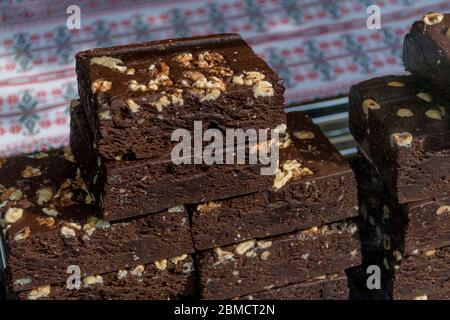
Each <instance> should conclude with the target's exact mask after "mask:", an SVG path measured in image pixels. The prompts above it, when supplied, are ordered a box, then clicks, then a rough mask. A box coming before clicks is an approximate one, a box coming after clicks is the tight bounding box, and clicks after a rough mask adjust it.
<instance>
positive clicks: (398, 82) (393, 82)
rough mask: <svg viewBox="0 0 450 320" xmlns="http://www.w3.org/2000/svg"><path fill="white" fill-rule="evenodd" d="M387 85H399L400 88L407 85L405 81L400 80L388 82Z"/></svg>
mask: <svg viewBox="0 0 450 320" xmlns="http://www.w3.org/2000/svg"><path fill="white" fill-rule="evenodd" d="M387 85H388V86H389V87H399V88H401V87H404V86H405V84H404V83H403V82H400V81H390V82H388V84H387Z"/></svg>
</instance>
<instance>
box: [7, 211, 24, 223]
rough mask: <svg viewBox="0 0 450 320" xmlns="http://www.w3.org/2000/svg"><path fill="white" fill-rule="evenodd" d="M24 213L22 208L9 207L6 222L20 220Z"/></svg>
mask: <svg viewBox="0 0 450 320" xmlns="http://www.w3.org/2000/svg"><path fill="white" fill-rule="evenodd" d="M22 215H23V209H22V208H9V209H8V210H7V211H6V213H5V222H6V223H7V224H13V223H15V222H17V221H18V220H20V218H22Z"/></svg>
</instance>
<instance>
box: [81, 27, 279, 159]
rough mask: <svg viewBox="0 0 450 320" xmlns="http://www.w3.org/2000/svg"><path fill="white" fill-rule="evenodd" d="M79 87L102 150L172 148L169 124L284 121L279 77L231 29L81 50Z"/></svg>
mask: <svg viewBox="0 0 450 320" xmlns="http://www.w3.org/2000/svg"><path fill="white" fill-rule="evenodd" d="M76 64H77V66H76V70H77V75H78V89H79V94H80V97H81V102H82V105H83V107H84V109H85V112H86V115H87V119H88V122H89V125H90V128H91V131H92V133H93V134H94V140H95V143H96V145H97V146H98V151H99V153H100V155H101V156H102V157H104V158H108V159H116V158H121V157H127V158H130V157H131V158H136V159H143V158H146V159H148V158H152V159H160V158H161V157H164V156H167V155H170V153H171V150H172V148H173V147H174V145H175V144H176V142H173V141H172V140H171V135H172V133H173V131H174V130H175V129H187V130H189V131H190V132H193V123H194V121H196V120H199V121H202V124H203V131H204V130H206V129H208V128H215V129H219V130H221V131H222V132H224V131H225V129H226V128H241V129H244V130H245V129H248V128H253V129H266V128H275V127H276V126H278V125H280V124H282V123H285V122H286V121H285V114H284V113H283V104H284V98H283V94H284V86H283V82H282V80H280V79H279V78H278V76H277V75H276V74H275V73H274V72H273V71H272V70H271V69H270V67H269V66H268V65H267V64H266V63H265V62H264V61H263V60H262V59H261V58H259V57H258V56H257V55H256V54H255V53H254V52H253V50H252V49H251V48H250V47H249V46H248V45H247V43H246V42H245V41H244V40H242V38H241V37H240V36H239V35H237V34H218V35H211V36H202V37H194V38H184V39H170V40H163V41H153V42H147V43H140V44H132V45H126V46H119V47H111V48H99V49H93V50H89V51H83V52H79V53H78V54H77V55H76Z"/></svg>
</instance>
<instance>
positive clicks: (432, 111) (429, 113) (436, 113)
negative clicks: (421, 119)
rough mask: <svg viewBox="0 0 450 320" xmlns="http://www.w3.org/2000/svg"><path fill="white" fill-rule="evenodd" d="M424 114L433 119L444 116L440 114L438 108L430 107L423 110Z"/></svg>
mask: <svg viewBox="0 0 450 320" xmlns="http://www.w3.org/2000/svg"><path fill="white" fill-rule="evenodd" d="M425 115H426V116H427V117H428V118H430V119H435V120H442V119H444V117H443V116H442V113H441V111H440V110H438V109H430V110H427V111H426V112H425Z"/></svg>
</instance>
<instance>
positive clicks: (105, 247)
mask: <svg viewBox="0 0 450 320" xmlns="http://www.w3.org/2000/svg"><path fill="white" fill-rule="evenodd" d="M66 156H67V153H66ZM33 157H34V158H32V157H29V156H17V157H11V158H7V159H6V162H5V163H4V164H3V165H2V167H1V168H0V180H1V181H2V183H4V186H5V188H4V189H5V190H2V192H1V196H2V200H5V204H4V205H3V207H2V208H1V209H0V213H1V217H2V218H3V219H4V221H3V226H4V228H5V230H6V231H5V232H6V234H5V242H6V262H7V266H8V268H9V271H10V274H11V276H10V278H11V283H12V287H13V289H14V290H16V291H21V290H27V289H31V288H33V287H36V286H39V285H43V284H48V283H58V282H61V281H65V279H66V278H67V273H66V270H67V267H68V266H70V265H78V266H79V267H80V269H81V273H82V276H85V275H92V274H100V273H105V272H109V271H115V270H119V269H120V268H128V267H133V266H135V265H138V264H145V263H149V262H152V261H156V260H160V259H163V258H167V257H173V256H178V255H181V254H185V253H191V252H193V250H194V249H193V245H192V239H191V234H190V229H189V221H188V215H187V212H186V210H185V209H184V207H182V206H181V207H177V208H174V209H170V210H169V211H163V212H159V213H156V214H152V215H147V216H143V217H141V218H138V219H134V220H130V221H122V222H120V223H110V222H108V221H106V220H100V219H98V218H96V217H95V209H94V208H93V206H92V205H90V204H88V203H90V199H89V196H88V195H87V193H86V192H85V190H86V186H85V185H84V183H83V181H82V180H81V179H80V177H79V175H77V174H76V166H75V164H74V163H72V162H70V161H68V160H67V159H66V158H65V157H64V155H63V152H62V151H61V150H59V151H53V152H51V153H49V154H42V153H40V154H37V155H34V156H33ZM67 158H70V157H69V156H67ZM27 167H28V169H27V170H28V171H27V170H25V171H24V169H26V168H27ZM30 168H34V169H35V170H37V169H39V175H36V176H32V177H28V175H29V174H30V172H31V169H30ZM27 172H28V174H27ZM37 173H38V172H37V171H35V172H34V174H37ZM24 175H25V176H27V177H24ZM10 188H14V189H10ZM44 188H45V189H48V190H51V194H50V196H49V197H48V199H44V198H43V193H42V192H41V191H42V190H43V189H44ZM15 189H17V190H20V192H21V198H20V199H17V198H14V197H13V198H11V196H9V198H7V197H8V194H10V192H11V191H8V190H15ZM40 192H41V193H40ZM44 200H46V201H44ZM17 210H18V211H17ZM14 211H15V212H18V213H20V216H18V220H16V221H12V220H10V222H8V219H7V217H8V216H9V215H11V214H12V213H13V212H14Z"/></svg>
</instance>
